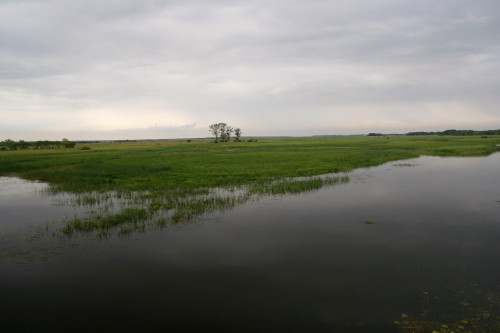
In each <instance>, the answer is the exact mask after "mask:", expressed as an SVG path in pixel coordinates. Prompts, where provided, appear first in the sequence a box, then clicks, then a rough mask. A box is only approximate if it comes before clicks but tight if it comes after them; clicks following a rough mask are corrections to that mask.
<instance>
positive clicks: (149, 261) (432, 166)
mask: <svg viewBox="0 0 500 333" xmlns="http://www.w3.org/2000/svg"><path fill="white" fill-rule="evenodd" d="M499 141H500V138H498V137H495V136H492V137H491V138H487V139H484V138H443V137H416V138H394V137H391V138H385V137H381V138H332V139H330V138H328V139H325V138H322V139H304V138H301V139H268V140H261V139H259V141H258V142H252V143H227V144H217V145H216V144H213V143H208V142H195V141H194V142H190V143H185V142H174V143H172V142H146V143H129V144H126V143H123V144H118V143H114V144H91V145H90V146H91V148H92V149H91V150H89V151H79V150H74V151H73V150H71V151H67V150H57V151H29V152H23V151H16V152H1V154H0V162H1V165H0V170H1V172H2V174H3V176H2V177H0V241H1V249H0V250H1V258H0V260H1V262H0V263H1V265H0V280H1V282H0V285H1V286H2V287H1V288H0V297H1V299H2V309H1V310H2V311H1V317H2V321H3V322H4V323H5V324H6V325H8V326H9V327H14V328H16V329H15V330H13V331H33V330H60V329H61V327H64V328H66V329H70V330H71V331H89V330H105V329H106V330H108V329H113V330H123V331H128V330H139V329H140V330H148V329H156V328H158V327H160V328H164V329H171V330H175V331H193V330H197V331H240V332H255V331H259V332H271V331H272V332H403V333H406V332H430V333H431V332H433V331H436V332H451V331H454V332H498V331H500V317H499V315H498V314H499V313H500V282H499V281H500V267H499V266H498V262H500V245H499V244H500V243H499V242H498V239H499V238H500V203H499V202H498V201H499V200H500V154H499V153H498V152H496V151H497V150H498V149H499V147H497V146H496V145H497V144H498V142H499ZM430 155H435V156H430Z"/></svg>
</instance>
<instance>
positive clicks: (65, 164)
mask: <svg viewBox="0 0 500 333" xmlns="http://www.w3.org/2000/svg"><path fill="white" fill-rule="evenodd" d="M498 143H500V137H498V136H490V137H488V138H481V137H463V138H462V137H440V136H423V137H389V138H386V137H339V138H287V139H261V140H259V141H258V142H250V143H246V142H244V143H241V142H234V143H233V142H231V143H219V144H214V143H213V142H209V141H192V142H187V141H177V142H175V141H163V142H131V143H125V142H124V143H95V144H85V145H86V146H89V147H90V148H91V150H78V146H77V149H74V150H68V149H61V150H51V151H43V150H25V151H4V152H0V174H2V175H6V174H16V175H19V176H21V177H23V178H26V179H37V180H41V181H45V182H49V183H50V184H51V185H53V186H54V187H55V188H57V189H61V190H65V191H71V192H78V191H102V190H123V191H129V190H133V191H137V190H148V191H155V190H165V189H184V190H187V191H190V190H191V189H193V188H200V187H205V188H208V187H217V186H227V185H245V184H252V183H256V182H268V181H271V180H274V179H277V178H282V177H302V176H312V175H318V174H324V173H332V172H342V171H349V170H352V169H355V168H359V167H366V166H373V165H378V164H380V163H383V162H387V161H391V160H398V159H405V158H412V157H418V156H420V155H439V156H473V155H486V154H489V153H492V152H494V151H497V150H499V147H496V146H495V144H498Z"/></svg>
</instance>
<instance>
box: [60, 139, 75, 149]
mask: <svg viewBox="0 0 500 333" xmlns="http://www.w3.org/2000/svg"><path fill="white" fill-rule="evenodd" d="M62 145H63V146H64V148H75V145H76V144H75V143H74V142H73V141H69V140H68V139H66V138H64V139H62Z"/></svg>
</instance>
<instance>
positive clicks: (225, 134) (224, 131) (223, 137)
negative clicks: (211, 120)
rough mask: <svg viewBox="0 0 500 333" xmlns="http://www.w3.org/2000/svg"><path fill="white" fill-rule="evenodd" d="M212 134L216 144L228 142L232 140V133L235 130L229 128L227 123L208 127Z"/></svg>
mask: <svg viewBox="0 0 500 333" xmlns="http://www.w3.org/2000/svg"><path fill="white" fill-rule="evenodd" d="M208 128H209V129H210V132H211V133H212V134H213V135H214V136H215V142H216V143H217V142H219V141H220V142H227V141H229V139H230V138H231V133H233V131H234V130H233V128H232V127H231V126H227V124H226V123H217V124H212V125H210V126H208Z"/></svg>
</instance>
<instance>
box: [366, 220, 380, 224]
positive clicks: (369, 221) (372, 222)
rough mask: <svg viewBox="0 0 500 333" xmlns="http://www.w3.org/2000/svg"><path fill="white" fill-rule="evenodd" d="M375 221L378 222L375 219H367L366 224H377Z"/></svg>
mask: <svg viewBox="0 0 500 333" xmlns="http://www.w3.org/2000/svg"><path fill="white" fill-rule="evenodd" d="M375 223H377V222H375V221H371V220H367V221H365V224H375Z"/></svg>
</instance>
